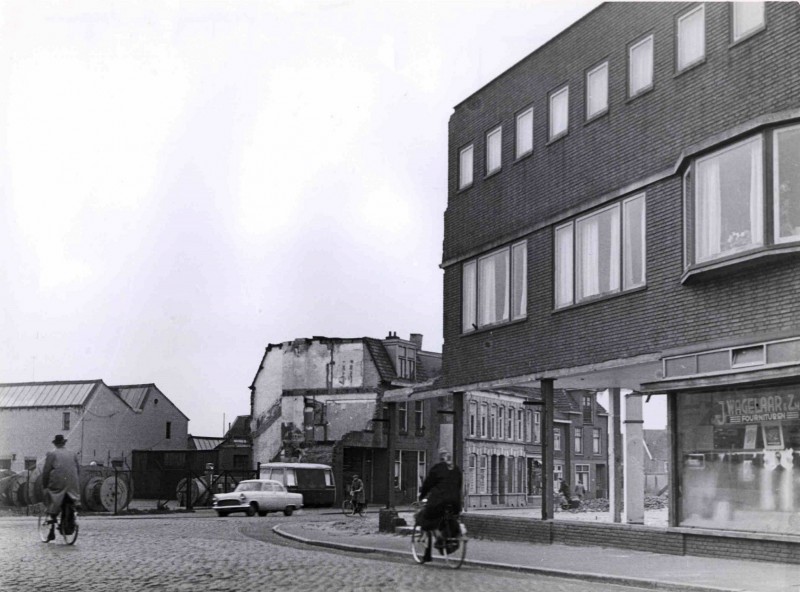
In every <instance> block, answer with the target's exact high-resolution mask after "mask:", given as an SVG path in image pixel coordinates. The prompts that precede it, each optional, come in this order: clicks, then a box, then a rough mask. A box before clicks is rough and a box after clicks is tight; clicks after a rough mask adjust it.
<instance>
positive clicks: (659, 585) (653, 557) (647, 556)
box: [273, 511, 800, 592]
mask: <svg viewBox="0 0 800 592" xmlns="http://www.w3.org/2000/svg"><path fill="white" fill-rule="evenodd" d="M400 514H401V516H402V515H403V514H404V513H403V512H402V511H401V512H400ZM298 518H300V516H298ZM273 530H274V532H276V533H277V534H279V535H281V536H283V537H286V538H290V539H293V540H296V541H299V542H302V543H306V544H309V545H318V546H323V547H329V548H335V549H341V550H345V551H350V552H357V553H376V552H377V553H386V554H395V555H399V556H403V557H407V558H408V560H409V562H412V561H413V560H412V559H411V551H410V546H409V537H408V536H407V535H403V534H386V533H379V532H378V529H377V514H372V513H370V514H368V515H367V517H366V518H361V519H359V518H344V519H343V520H338V521H335V522H329V523H319V522H316V523H312V522H305V523H304V522H301V521H299V520H298V521H297V522H291V523H284V524H280V525H278V526H275V527H274V529H273ZM436 561H437V560H436V559H434V564H433V565H434V566H436ZM471 565H472V566H482V567H491V568H500V569H512V570H517V571H523V572H528V573H535V574H541V575H547V576H555V577H562V578H571V579H580V580H583V581H588V582H603V583H609V584H620V585H629V586H638V587H642V588H648V589H657V590H690V591H697V592H706V591H708V592H711V591H714V592H722V591H731V592H733V591H736V592H742V591H750V592H800V565H787V564H783V563H767V562H761V561H741V560H730V559H714V558H704V557H689V556H676V555H661V554H656V553H647V552H641V551H627V550H624V549H614V548H604V547H594V546H592V547H575V546H566V545H536V544H531V543H517V542H509V541H494V540H486V539H477V538H475V539H470V540H469V545H468V547H467V557H466V564H465V565H464V567H462V569H469V566H471ZM419 567H420V569H425V568H426V567H423V566H419Z"/></svg>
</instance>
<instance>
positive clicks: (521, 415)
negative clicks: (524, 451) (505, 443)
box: [517, 409, 523, 440]
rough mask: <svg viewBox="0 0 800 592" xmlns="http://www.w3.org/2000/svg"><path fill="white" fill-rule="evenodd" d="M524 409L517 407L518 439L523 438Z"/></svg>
mask: <svg viewBox="0 0 800 592" xmlns="http://www.w3.org/2000/svg"><path fill="white" fill-rule="evenodd" d="M522 422H523V414H522V409H517V440H522Z"/></svg>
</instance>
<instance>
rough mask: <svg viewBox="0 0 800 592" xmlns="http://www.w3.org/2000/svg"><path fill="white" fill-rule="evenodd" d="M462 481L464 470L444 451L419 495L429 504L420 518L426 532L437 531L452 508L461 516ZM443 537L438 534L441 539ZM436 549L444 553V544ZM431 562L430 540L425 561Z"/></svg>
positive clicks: (443, 449)
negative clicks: (446, 512) (448, 510)
mask: <svg viewBox="0 0 800 592" xmlns="http://www.w3.org/2000/svg"><path fill="white" fill-rule="evenodd" d="M462 480H463V477H462V474H461V469H459V468H458V466H457V465H456V464H455V463H454V462H453V457H452V455H451V454H450V451H449V450H448V449H447V448H440V449H439V462H438V463H436V464H435V465H433V466H432V467H431V470H430V471H429V472H428V476H427V477H426V478H425V481H424V482H423V484H422V488H421V489H420V491H419V499H420V501H422V500H423V499H427V500H428V501H427V503H426V504H425V507H424V508H422V510H420V512H419V515H418V516H417V521H418V523H419V524H420V525H421V526H422V528H423V529H425V530H431V531H436V530H437V529H438V528H439V526H440V524H441V521H442V517H443V516H444V514H445V511H446V510H447V509H448V507H449V509H450V511H451V512H452V513H453V514H455V515H458V514H459V513H460V512H461V486H462ZM440 534H441V533H438V532H437V533H436V535H437V539H439V537H440ZM436 546H437V548H439V549H441V547H442V545H441V542H440V540H437V545H436ZM430 560H431V541H430V539H428V548H427V549H425V555H424V556H423V558H422V561H423V562H425V561H430Z"/></svg>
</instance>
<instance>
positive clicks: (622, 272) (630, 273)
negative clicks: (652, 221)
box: [554, 194, 645, 308]
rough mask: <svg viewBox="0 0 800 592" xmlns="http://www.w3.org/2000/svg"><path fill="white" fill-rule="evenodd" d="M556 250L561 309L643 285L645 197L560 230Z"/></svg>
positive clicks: (557, 287) (556, 240)
mask: <svg viewBox="0 0 800 592" xmlns="http://www.w3.org/2000/svg"><path fill="white" fill-rule="evenodd" d="M555 249H556V269H555V274H556V277H555V282H554V283H555V305H556V308H560V307H563V306H568V305H570V304H573V303H575V302H581V301H583V300H588V299H591V298H595V297H598V296H604V295H607V294H613V293H616V292H619V291H621V290H630V289H633V288H637V287H639V286H643V285H644V284H645V196H644V194H641V195H637V196H634V197H631V198H629V199H626V200H624V201H623V202H622V203H617V204H614V205H612V206H609V207H606V208H603V209H602V210H599V211H597V212H593V213H591V214H588V215H586V216H583V217H581V218H577V219H576V220H575V221H574V222H569V223H567V224H565V225H562V226H559V227H557V228H556V230H555ZM620 267H621V268H622V269H620Z"/></svg>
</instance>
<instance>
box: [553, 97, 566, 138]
mask: <svg viewBox="0 0 800 592" xmlns="http://www.w3.org/2000/svg"><path fill="white" fill-rule="evenodd" d="M568 129H569V87H568V86H565V87H564V88H562V89H559V90H557V91H555V92H554V93H553V94H551V95H550V140H555V139H556V138H560V137H561V136H563V135H565V134H566V133H567V130H568Z"/></svg>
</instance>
